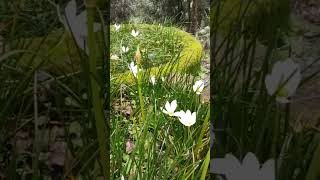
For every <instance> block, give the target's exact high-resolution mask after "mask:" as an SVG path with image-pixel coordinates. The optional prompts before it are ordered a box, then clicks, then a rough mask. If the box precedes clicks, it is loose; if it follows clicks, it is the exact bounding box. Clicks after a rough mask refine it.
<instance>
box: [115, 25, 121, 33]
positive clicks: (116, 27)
mask: <svg viewBox="0 0 320 180" xmlns="http://www.w3.org/2000/svg"><path fill="white" fill-rule="evenodd" d="M120 27H121V25H120V24H117V23H115V24H114V28H115V30H116V32H118V31H119V30H120Z"/></svg>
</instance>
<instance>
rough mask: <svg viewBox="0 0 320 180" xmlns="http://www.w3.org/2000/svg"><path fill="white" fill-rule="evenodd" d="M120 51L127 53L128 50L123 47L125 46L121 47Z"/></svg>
mask: <svg viewBox="0 0 320 180" xmlns="http://www.w3.org/2000/svg"><path fill="white" fill-rule="evenodd" d="M121 50H122V52H123V53H127V52H128V51H129V48H128V47H125V46H122V47H121Z"/></svg>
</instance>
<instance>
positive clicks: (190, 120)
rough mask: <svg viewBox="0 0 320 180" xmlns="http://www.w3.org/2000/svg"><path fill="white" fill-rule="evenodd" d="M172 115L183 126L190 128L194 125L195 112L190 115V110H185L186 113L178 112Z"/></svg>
mask: <svg viewBox="0 0 320 180" xmlns="http://www.w3.org/2000/svg"><path fill="white" fill-rule="evenodd" d="M174 115H175V116H177V117H178V118H179V121H180V122H181V123H182V124H183V125H185V126H192V125H193V124H194V123H196V112H193V113H192V114H191V111H190V110H187V111H186V112H184V111H179V112H176V113H175V114H174Z"/></svg>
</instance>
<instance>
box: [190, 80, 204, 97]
mask: <svg viewBox="0 0 320 180" xmlns="http://www.w3.org/2000/svg"><path fill="white" fill-rule="evenodd" d="M192 88H193V91H194V92H196V94H201V92H202V90H203V88H204V82H203V81H202V80H198V81H196V82H195V83H194V85H193V87H192Z"/></svg>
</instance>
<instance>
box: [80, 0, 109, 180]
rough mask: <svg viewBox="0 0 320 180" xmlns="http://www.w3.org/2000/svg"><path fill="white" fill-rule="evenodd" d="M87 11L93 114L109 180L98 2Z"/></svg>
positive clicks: (89, 1) (90, 1)
mask: <svg viewBox="0 0 320 180" xmlns="http://www.w3.org/2000/svg"><path fill="white" fill-rule="evenodd" d="M86 9H87V20H88V48H89V52H90V54H89V70H90V84H91V93H92V105H93V113H94V117H95V125H96V129H97V136H98V142H99V151H100V158H101V164H102V172H103V175H104V179H108V178H109V177H108V176H107V174H108V173H107V172H108V169H109V160H108V154H107V146H106V141H105V139H106V138H107V136H106V135H107V131H106V124H105V118H104V113H103V106H102V97H101V96H100V94H101V93H100V92H101V88H100V87H99V84H98V82H97V80H96V78H95V77H97V69H96V65H97V59H98V56H97V55H98V53H99V52H97V51H96V50H97V49H98V48H97V47H96V44H95V42H96V41H95V34H94V30H93V24H94V15H95V10H96V1H95V0H87V1H86Z"/></svg>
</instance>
